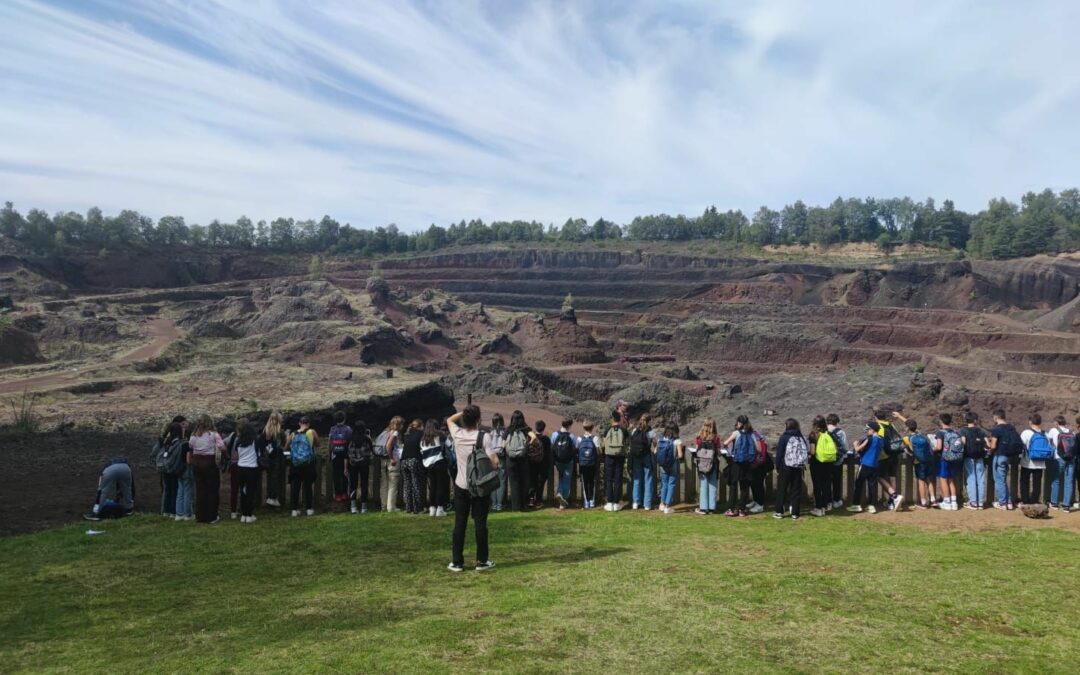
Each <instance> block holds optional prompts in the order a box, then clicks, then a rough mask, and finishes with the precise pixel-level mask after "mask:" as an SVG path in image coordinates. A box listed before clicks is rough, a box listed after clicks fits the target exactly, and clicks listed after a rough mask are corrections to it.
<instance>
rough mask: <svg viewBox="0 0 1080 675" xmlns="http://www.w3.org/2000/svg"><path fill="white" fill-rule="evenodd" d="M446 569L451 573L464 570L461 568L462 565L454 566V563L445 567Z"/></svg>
mask: <svg viewBox="0 0 1080 675" xmlns="http://www.w3.org/2000/svg"><path fill="white" fill-rule="evenodd" d="M446 569H448V570H450V571H451V572H460V571H462V570H463V569H465V567H464V566H462V565H458V564H455V563H450V564H449V565H447V566H446Z"/></svg>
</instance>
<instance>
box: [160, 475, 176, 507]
mask: <svg viewBox="0 0 1080 675" xmlns="http://www.w3.org/2000/svg"><path fill="white" fill-rule="evenodd" d="M176 489H177V478H176V476H170V475H169V474H167V473H162V474H161V514H162V515H165V516H175V515H176Z"/></svg>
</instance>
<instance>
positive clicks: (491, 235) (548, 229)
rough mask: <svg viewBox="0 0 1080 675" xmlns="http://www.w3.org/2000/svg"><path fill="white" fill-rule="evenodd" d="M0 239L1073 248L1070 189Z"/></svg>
mask: <svg viewBox="0 0 1080 675" xmlns="http://www.w3.org/2000/svg"><path fill="white" fill-rule="evenodd" d="M0 235H2V236H4V237H8V238H10V239H13V240H15V241H18V242H21V243H22V244H23V245H25V246H27V247H29V248H30V249H32V250H34V251H37V252H39V253H45V254H48V253H61V252H64V251H66V250H71V249H84V250H98V251H110V250H124V249H145V248H170V247H188V248H193V249H222V250H224V249H240V250H244V249H259V250H267V251H307V252H312V253H352V254H361V255H368V256H380V255H388V254H394V253H409V252H426V251H438V250H441V249H445V248H447V247H452V246H467V245H475V244H490V243H496V242H553V243H558V242H569V243H582V242H590V241H591V242H603V241H606V240H617V239H630V240H638V241H691V240H712V241H717V242H730V243H735V244H749V245H755V246H766V245H770V244H811V243H813V244H840V243H847V242H872V243H875V244H877V245H879V246H881V247H882V248H889V247H891V246H893V245H896V244H925V245H929V246H934V247H939V248H942V249H951V250H966V251H968V252H969V253H970V254H972V255H974V256H977V257H985V258H998V259H1000V258H1013V257H1020V256H1028V255H1033V254H1035V253H1052V252H1060V251H1069V250H1075V249H1077V248H1080V190H1077V189H1069V190H1063V191H1061V192H1060V193H1054V192H1053V191H1052V190H1049V189H1047V190H1043V191H1042V192H1040V193H1034V192H1029V193H1027V194H1025V195H1024V196H1023V197H1022V198H1021V200H1020V203H1019V204H1016V203H1014V202H1010V201H1008V200H1007V199H1004V198H1002V199H993V200H991V201H990V203H989V205H988V206H987V208H986V209H984V210H983V211H980V212H978V213H967V212H965V211H961V210H960V209H957V208H956V207H955V205H954V204H953V202H952V201H950V200H945V201H944V202H942V204H941V206H940V207H938V206H937V205H936V204H935V202H934V200H933V199H926V200H924V201H914V200H912V199H911V198H910V197H901V198H891V199H875V198H867V199H858V198H851V199H841V198H837V199H836V200H835V201H834V202H832V203H831V204H829V205H828V206H807V205H806V204H804V203H803V202H802V201H796V202H795V203H794V204H788V205H786V206H784V207H783V208H782V209H780V210H779V211H777V210H774V209H771V208H769V207H767V206H762V207H761V208H760V209H758V210H757V211H756V212H755V213H754V214H753V215H752V216H751V217H749V218H747V216H746V215H745V214H744V213H743V212H742V211H739V210H728V211H724V212H721V211H719V210H718V209H717V208H716V207H715V206H710V207H708V208H707V209H705V211H704V212H703V213H702V214H701V215H700V216H696V217H692V216H685V215H676V216H671V215H667V214H659V215H648V216H637V217H636V218H634V219H633V220H632V221H630V223H629V224H626V225H620V224H618V223H614V222H611V221H609V220H605V219H604V218H599V219H597V220H596V221H595V222H593V223H592V224H589V222H588V221H586V220H585V219H584V218H570V219H567V221H566V222H565V223H563V224H562V226H561V227H557V226H555V225H554V224H548V225H546V226H545V225H544V224H543V223H540V222H537V221H535V220H533V221H522V220H514V221H495V222H492V223H485V222H483V221H482V220H478V219H476V220H471V221H468V222H466V221H464V220H462V221H460V222H458V223H453V224H451V225H450V226H448V227H441V226H439V225H435V224H432V225H431V226H430V227H428V228H427V229H426V230H422V231H419V232H416V233H412V234H408V233H403V232H401V231H400V230H399V229H398V227H397V226H396V225H393V224H391V225H387V226H385V227H382V226H380V227H376V228H373V229H366V228H357V227H353V226H351V225H349V224H347V223H346V224H344V225H343V224H341V223H339V222H338V221H337V220H335V219H333V218H331V217H330V216H323V217H322V218H321V219H320V220H294V219H292V218H276V219H274V220H272V221H269V222H267V221H265V220H260V221H258V222H253V221H252V220H251V219H250V218H248V217H246V216H241V217H240V218H238V219H236V221H235V222H231V223H230V222H222V221H219V220H213V221H211V222H210V223H209V224H208V225H200V224H195V223H192V224H188V223H187V222H186V221H185V220H184V218H183V216H163V217H161V218H159V219H158V220H157V221H154V220H153V219H152V218H150V217H148V216H145V215H143V214H140V213H139V212H137V211H132V210H123V211H121V212H120V213H119V214H117V215H115V216H106V215H105V214H103V213H102V211H101V209H99V208H96V207H95V208H91V209H90V210H89V211H87V212H86V213H85V214H82V213H77V212H74V211H61V212H59V213H56V214H53V215H51V216H50V215H49V214H48V213H46V212H45V211H43V210H41V209H30V211H29V212H27V214H26V215H25V216H23V215H22V214H21V213H20V212H19V211H17V210H16V209H15V207H14V205H13V204H12V203H11V202H6V203H5V205H4V208H3V210H2V211H0Z"/></svg>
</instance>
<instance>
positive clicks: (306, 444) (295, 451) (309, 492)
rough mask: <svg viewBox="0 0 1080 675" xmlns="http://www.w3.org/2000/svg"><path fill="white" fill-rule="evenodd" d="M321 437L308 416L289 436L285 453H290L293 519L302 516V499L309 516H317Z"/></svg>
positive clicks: (301, 420)
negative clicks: (316, 466) (318, 451)
mask: <svg viewBox="0 0 1080 675" xmlns="http://www.w3.org/2000/svg"><path fill="white" fill-rule="evenodd" d="M318 447H319V435H318V434H317V433H315V430H314V429H312V428H311V420H309V419H308V418H307V416H304V417H301V418H300V428H299V429H297V430H296V432H294V433H293V434H291V435H290V436H289V440H288V441H286V443H285V451H286V452H287V453H289V464H290V468H289V487H290V488H291V492H292V517H293V518H296V517H297V516H299V515H300V497H301V493H303V497H304V508H305V509H306V510H307V514H308V515H309V516H313V515H315V474H316V468H315V465H316V461H315V451H316V448H318Z"/></svg>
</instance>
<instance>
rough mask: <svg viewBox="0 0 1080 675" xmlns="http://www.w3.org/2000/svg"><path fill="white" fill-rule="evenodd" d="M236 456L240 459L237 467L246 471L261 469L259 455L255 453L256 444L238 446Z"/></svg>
mask: <svg viewBox="0 0 1080 675" xmlns="http://www.w3.org/2000/svg"><path fill="white" fill-rule="evenodd" d="M236 454H237V457H238V458H239V459H238V461H237V462H236V465H237V466H242V467H244V468H245V469H257V468H259V454H258V453H257V452H256V451H255V444H254V443H252V444H251V445H240V446H237V448H236Z"/></svg>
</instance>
